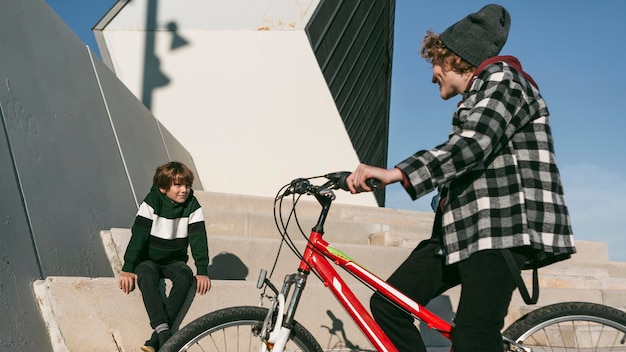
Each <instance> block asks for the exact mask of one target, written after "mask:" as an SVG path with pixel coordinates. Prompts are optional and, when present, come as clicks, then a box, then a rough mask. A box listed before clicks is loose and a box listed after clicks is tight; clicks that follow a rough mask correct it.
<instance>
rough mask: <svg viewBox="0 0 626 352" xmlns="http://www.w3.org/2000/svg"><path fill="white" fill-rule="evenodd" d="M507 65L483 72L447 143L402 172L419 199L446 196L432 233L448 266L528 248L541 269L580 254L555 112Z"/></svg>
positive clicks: (467, 96)
mask: <svg viewBox="0 0 626 352" xmlns="http://www.w3.org/2000/svg"><path fill="white" fill-rule="evenodd" d="M503 59H504V61H496V62H494V63H491V64H489V65H488V66H486V67H485V68H484V69H483V70H482V71H480V72H478V70H477V72H478V75H477V76H476V77H474V79H473V81H472V82H471V84H470V86H469V89H468V90H467V91H466V92H465V93H464V94H463V100H462V101H461V103H460V104H459V106H458V109H457V111H456V112H455V114H454V116H453V120H452V133H451V134H450V136H449V138H448V140H447V141H446V142H445V143H443V144H441V145H439V146H437V147H435V148H434V149H432V150H430V151H419V152H417V153H415V154H414V155H412V156H411V157H409V158H408V159H406V160H404V161H403V162H401V163H399V164H398V165H397V166H396V167H397V168H399V169H400V170H402V171H403V172H404V174H405V176H406V178H407V180H408V184H405V189H406V190H407V192H408V193H409V195H410V196H411V198H412V199H416V198H418V197H420V196H423V195H425V194H426V193H428V192H430V191H432V190H434V189H435V188H437V187H440V188H441V189H442V194H443V195H444V196H445V198H444V199H445V200H444V201H443V202H442V203H441V207H440V208H439V209H438V211H439V212H441V214H438V215H439V216H442V218H441V221H442V228H441V229H437V228H435V229H433V233H442V236H443V243H444V248H442V250H443V254H444V255H445V256H446V263H448V264H452V263H456V262H459V261H461V260H464V259H467V258H468V257H469V256H470V255H472V254H473V253H475V252H477V251H480V250H485V249H498V248H513V247H520V246H529V247H530V248H532V249H534V250H535V251H534V252H535V254H536V257H535V258H534V259H532V260H533V261H534V262H532V263H527V267H538V266H543V265H546V264H549V263H551V262H555V261H558V260H562V259H566V258H568V257H569V256H570V254H571V253H574V252H575V248H574V240H573V238H572V230H571V225H570V219H569V214H568V210H567V206H566V205H565V201H564V198H563V187H562V184H561V179H560V176H559V171H558V169H557V166H556V162H555V157H554V148H553V141H552V135H551V132H550V126H549V119H548V115H549V114H548V109H547V107H546V104H545V102H544V100H543V98H542V97H541V95H540V94H539V91H538V89H537V88H536V87H535V86H533V84H531V83H534V82H533V81H532V78H530V77H529V76H527V75H525V74H524V73H523V71H521V66H520V65H519V63H518V62H517V59H515V58H513V57H503ZM506 61H508V62H510V63H511V64H509V63H507V62H506ZM515 67H517V68H518V69H516V68H515Z"/></svg>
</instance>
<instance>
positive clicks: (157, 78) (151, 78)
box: [141, 0, 189, 110]
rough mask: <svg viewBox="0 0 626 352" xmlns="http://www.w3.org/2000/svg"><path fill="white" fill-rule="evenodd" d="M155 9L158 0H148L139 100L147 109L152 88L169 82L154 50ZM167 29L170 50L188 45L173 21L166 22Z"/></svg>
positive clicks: (150, 104)
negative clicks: (141, 84) (169, 38)
mask: <svg viewBox="0 0 626 352" xmlns="http://www.w3.org/2000/svg"><path fill="white" fill-rule="evenodd" d="M157 9H158V0H149V1H148V10H147V14H146V41H145V44H146V45H145V50H144V61H145V64H144V73H143V88H142V92H141V101H142V103H143V104H144V105H145V106H146V107H147V108H148V109H149V110H150V109H151V108H152V93H153V92H154V90H155V89H157V88H160V87H164V86H166V85H168V84H170V79H169V77H168V76H167V75H166V74H165V73H164V72H163V71H162V70H161V60H160V59H159V57H158V56H157V54H156V51H155V33H156V31H157V29H158V27H157ZM167 30H169V31H170V32H171V33H172V43H171V45H170V50H176V49H179V48H181V47H184V46H186V45H189V42H188V41H187V40H186V39H185V38H183V37H181V36H180V34H178V25H177V24H176V23H175V22H169V23H168V24H167Z"/></svg>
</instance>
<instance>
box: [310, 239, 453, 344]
mask: <svg viewBox="0 0 626 352" xmlns="http://www.w3.org/2000/svg"><path fill="white" fill-rule="evenodd" d="M329 260H332V261H333V262H334V263H335V264H336V265H338V266H340V267H342V268H344V269H345V270H346V271H348V272H350V273H352V274H353V275H355V276H356V277H357V278H359V279H360V280H362V281H363V282H364V283H366V284H367V285H369V286H370V287H372V288H373V289H375V290H377V291H378V292H379V293H380V294H381V295H383V296H384V297H386V298H387V299H389V300H390V301H391V302H393V303H394V304H396V305H398V306H399V307H400V308H402V309H404V310H406V311H407V312H409V313H410V314H411V315H413V316H414V317H416V318H418V319H419V320H421V321H422V322H423V323H425V324H426V325H427V326H428V327H429V328H430V329H434V330H436V331H438V332H439V333H441V334H442V335H443V336H445V337H446V338H448V339H449V338H450V335H451V333H452V326H451V325H450V324H449V323H448V322H446V321H445V320H443V319H441V318H440V317H438V316H437V315H435V314H433V313H432V312H430V311H429V310H427V309H426V308H424V307H423V306H422V305H420V304H419V303H417V302H415V301H413V300H412V299H410V298H409V297H407V296H406V295H404V294H403V293H401V292H400V291H398V290H397V289H395V288H394V287H392V286H391V285H389V284H388V283H387V282H385V281H384V280H382V279H380V278H379V277H378V276H376V275H374V274H373V273H371V272H369V271H368V270H366V269H365V268H363V267H362V266H360V265H359V264H357V263H355V262H354V261H353V260H352V259H351V258H350V257H348V256H347V255H346V254H344V253H343V252H341V251H340V250H338V249H336V248H333V247H331V246H330V245H329V244H328V242H326V241H324V240H323V239H322V234H321V233H319V232H316V231H311V235H310V236H309V242H308V245H307V247H306V250H305V251H304V255H303V259H302V260H301V261H300V266H299V270H301V271H304V272H306V273H308V272H310V271H311V269H313V270H314V271H315V272H316V273H317V274H318V275H319V276H320V278H321V279H322V281H323V283H324V286H326V287H328V288H329V289H330V290H331V291H332V293H333V295H334V296H335V298H336V299H337V300H338V301H339V303H340V304H341V305H342V306H343V307H344V308H345V309H346V311H347V312H348V314H350V316H351V317H352V319H353V320H354V322H355V323H356V324H357V325H358V326H359V327H360V328H361V331H363V333H364V334H365V335H366V336H367V338H368V339H369V341H370V342H371V343H372V345H373V346H374V347H375V348H376V349H377V350H378V351H397V349H396V348H395V346H394V345H393V343H392V342H391V341H390V340H389V337H387V335H386V334H385V333H384V332H383V330H382V329H381V328H380V326H379V325H378V323H376V321H375V320H374V318H373V317H372V315H371V314H370V313H369V312H368V311H367V310H366V309H365V307H364V306H363V304H361V302H360V301H359V299H358V298H357V297H356V296H355V295H354V292H353V291H352V290H351V289H350V287H349V286H348V285H347V284H346V282H345V281H344V280H343V279H342V278H341V276H339V274H338V273H337V271H336V270H335V268H334V267H333V266H332V265H331V264H330V263H329Z"/></svg>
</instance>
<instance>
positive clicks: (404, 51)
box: [46, 0, 626, 261]
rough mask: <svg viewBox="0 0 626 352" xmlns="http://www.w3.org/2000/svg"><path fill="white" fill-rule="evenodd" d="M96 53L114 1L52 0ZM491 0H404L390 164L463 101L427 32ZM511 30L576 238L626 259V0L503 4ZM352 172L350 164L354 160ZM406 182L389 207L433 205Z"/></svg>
mask: <svg viewBox="0 0 626 352" xmlns="http://www.w3.org/2000/svg"><path fill="white" fill-rule="evenodd" d="M46 2H47V3H48V4H49V5H50V7H52V8H53V9H54V10H55V12H57V14H59V16H60V17H61V18H62V19H63V20H64V21H65V22H66V23H67V24H68V25H69V26H70V27H71V28H72V29H73V30H74V32H75V33H76V34H77V35H78V36H79V37H80V38H81V39H82V40H83V41H84V42H85V43H86V44H87V45H89V46H90V47H91V48H92V49H93V50H94V51H96V52H97V46H96V44H95V40H94V36H93V33H92V31H91V28H92V27H93V26H94V25H95V24H96V23H97V22H98V20H99V19H100V18H101V17H102V16H103V15H104V14H105V13H106V11H107V10H108V9H109V8H110V7H111V6H112V5H113V4H114V3H115V1H114V0H89V1H85V0H46ZM487 3H490V2H489V1H467V0H437V1H428V2H427V1H418V0H397V2H396V18H395V42H394V57H393V71H392V92H391V93H392V94H391V111H390V136H389V167H393V166H394V165H395V164H396V163H398V162H400V161H402V160H404V159H405V158H407V157H408V156H410V155H411V154H412V153H414V152H416V151H418V150H421V149H430V148H432V147H434V146H435V145H438V144H440V143H441V142H443V141H445V139H446V138H447V136H448V133H449V131H450V122H451V116H452V113H453V111H454V109H455V106H456V102H457V101H458V99H457V98H452V99H450V100H448V101H444V100H441V99H440V98H439V92H438V88H437V86H436V85H434V84H432V83H430V77H431V73H432V71H431V67H430V65H429V64H428V63H426V62H425V61H424V60H423V59H422V58H421V57H420V56H419V47H420V41H421V38H422V37H423V35H424V33H425V32H426V30H428V29H432V30H434V31H435V32H441V31H443V30H444V29H446V28H447V27H448V26H449V25H451V24H453V23H454V22H456V21H457V20H459V19H461V18H462V17H464V16H465V15H467V14H469V13H471V12H475V11H477V10H478V9H480V8H481V7H482V6H483V5H486V4H487ZM497 3H499V4H501V5H503V6H504V7H506V8H507V9H508V10H509V12H510V14H511V30H510V33H509V39H508V41H507V44H506V45H505V46H504V49H503V50H502V54H507V55H513V56H516V57H518V58H519V59H520V61H521V63H522V66H523V67H524V69H525V70H526V71H527V72H528V73H529V74H530V75H531V76H533V78H534V79H535V81H536V82H537V83H538V85H539V87H540V90H541V92H542V95H543V96H544V98H545V99H546V101H547V104H548V108H549V110H550V113H551V126H552V130H553V136H554V139H555V149H556V157H557V161H558V164H559V168H560V170H561V176H562V179H563V184H564V188H565V197H566V201H567V203H568V206H569V209H570V214H571V217H572V223H573V227H574V235H575V238H577V239H580V240H591V241H600V242H606V243H608V245H609V254H610V257H611V259H613V260H620V261H626V239H625V237H626V202H623V201H622V198H624V197H626V157H625V155H624V154H625V153H626V85H625V82H626V80H625V78H626V73H625V71H624V68H623V64H622V62H623V60H624V57H625V54H626V15H625V13H626V2H623V1H613V0H598V1H593V2H592V1H588V0H568V1H561V0H529V1H519V0H502V1H498V2H497ZM346 168H347V169H349V168H350V166H349V165H348V166H346ZM431 197H432V194H431V195H427V196H425V197H423V198H421V199H419V200H417V201H415V202H413V201H411V199H410V198H409V197H408V195H407V194H406V193H405V192H404V190H402V189H401V188H400V187H399V186H398V185H390V186H389V187H388V188H387V207H390V208H401V209H411V210H419V211H430V205H429V204H430V198H431Z"/></svg>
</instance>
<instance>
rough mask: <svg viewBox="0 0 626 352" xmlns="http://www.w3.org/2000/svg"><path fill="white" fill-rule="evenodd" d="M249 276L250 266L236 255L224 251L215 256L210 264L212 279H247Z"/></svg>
mask: <svg viewBox="0 0 626 352" xmlns="http://www.w3.org/2000/svg"><path fill="white" fill-rule="evenodd" d="M247 276H248V267H247V266H246V265H245V264H244V263H243V262H242V261H241V259H239V257H237V256H236V255H234V254H232V253H228V252H222V253H220V254H218V255H216V256H215V257H213V262H212V264H211V265H209V277H210V278H211V280H245V279H246V277H247Z"/></svg>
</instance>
